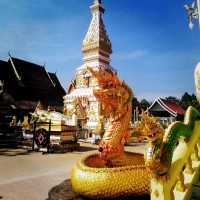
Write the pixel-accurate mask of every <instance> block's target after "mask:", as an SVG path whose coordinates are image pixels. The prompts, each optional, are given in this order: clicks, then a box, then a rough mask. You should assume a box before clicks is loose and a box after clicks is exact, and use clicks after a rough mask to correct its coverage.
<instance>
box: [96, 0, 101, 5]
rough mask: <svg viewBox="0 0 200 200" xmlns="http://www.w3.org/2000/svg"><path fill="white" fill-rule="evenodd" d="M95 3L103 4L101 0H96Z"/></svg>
mask: <svg viewBox="0 0 200 200" xmlns="http://www.w3.org/2000/svg"><path fill="white" fill-rule="evenodd" d="M94 4H102V1H101V0H94Z"/></svg>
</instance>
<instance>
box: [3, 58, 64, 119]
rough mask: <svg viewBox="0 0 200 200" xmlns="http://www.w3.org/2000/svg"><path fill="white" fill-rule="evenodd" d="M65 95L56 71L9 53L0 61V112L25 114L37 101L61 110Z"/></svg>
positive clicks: (31, 110)
mask: <svg viewBox="0 0 200 200" xmlns="http://www.w3.org/2000/svg"><path fill="white" fill-rule="evenodd" d="M65 94H66V93H65V91H64V89H63V88H62V86H61V84H60V82H59V80H58V78H57V76H56V74H55V73H49V72H47V71H46V69H45V67H44V66H40V65H37V64H34V63H31V62H27V61H25V60H21V59H18V58H14V57H11V56H10V58H9V60H8V61H7V62H5V61H0V115H4V114H6V113H10V112H11V113H17V114H18V115H20V116H24V115H27V114H28V113H29V112H33V111H34V110H35V108H36V106H37V104H38V102H40V103H41V104H42V105H44V106H45V107H48V106H50V107H51V108H53V109H55V110H57V111H61V112H62V111H63V96H64V95H65Z"/></svg>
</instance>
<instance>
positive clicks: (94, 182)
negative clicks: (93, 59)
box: [71, 68, 150, 199]
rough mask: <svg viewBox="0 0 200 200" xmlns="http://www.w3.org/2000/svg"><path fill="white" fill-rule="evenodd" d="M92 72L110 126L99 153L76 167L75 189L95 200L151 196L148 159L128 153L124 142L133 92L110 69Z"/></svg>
mask: <svg viewBox="0 0 200 200" xmlns="http://www.w3.org/2000/svg"><path fill="white" fill-rule="evenodd" d="M88 70H89V72H90V73H91V74H92V75H93V76H94V77H95V78H96V79H97V81H98V83H99V88H98V89H95V90H94V95H95V97H96V98H97V99H98V100H99V101H100V102H101V104H102V113H103V115H104V116H106V117H107V118H109V121H110V126H109V127H108V128H107V130H105V133H104V135H103V138H102V140H101V142H100V144H99V154H92V155H88V156H86V157H84V158H83V159H81V160H80V161H79V162H78V163H77V164H76V166H75V167H74V168H73V170H72V175H71V182H72V187H73V190H74V191H75V192H76V193H78V194H80V195H83V196H86V197H89V198H93V199H108V198H115V197H124V196H140V195H144V194H149V186H150V182H149V181H150V180H149V172H148V171H147V170H146V167H145V161H144V156H143V155H142V154H136V153H128V152H125V151H124V143H125V142H126V140H128V139H129V138H130V136H129V130H130V121H131V115H132V104H131V103H132V96H133V94H132V90H131V89H130V88H129V87H128V86H127V85H126V84H125V82H124V81H121V80H119V79H118V77H117V75H116V73H115V72H113V71H112V70H110V69H105V68H100V69H96V70H95V69H91V68H88ZM141 177H142V178H141Z"/></svg>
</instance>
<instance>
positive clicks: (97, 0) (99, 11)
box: [82, 0, 112, 54]
mask: <svg viewBox="0 0 200 200" xmlns="http://www.w3.org/2000/svg"><path fill="white" fill-rule="evenodd" d="M90 8H91V11H92V21H91V23H90V27H89V29H88V32H87V34H86V36H85V39H84V41H83V48H82V51H83V53H85V52H88V51H90V50H94V49H99V50H102V51H104V52H105V53H108V54H111V53H112V45H111V42H110V39H109V37H108V35H107V32H106V29H105V25H104V22H103V14H104V12H105V9H104V8H103V5H102V1H101V0H94V3H93V5H92V6H91V7H90Z"/></svg>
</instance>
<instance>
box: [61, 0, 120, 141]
mask: <svg viewBox="0 0 200 200" xmlns="http://www.w3.org/2000/svg"><path fill="white" fill-rule="evenodd" d="M90 8H91V11H92V20H91V23H90V26H89V29H88V31H87V34H86V36H85V38H84V40H83V44H82V53H83V64H82V65H81V66H80V67H78V68H77V69H76V73H75V78H74V80H73V81H72V82H71V84H70V86H69V89H68V91H67V95H66V96H65V97H64V107H65V109H64V112H65V113H66V115H67V116H68V119H69V122H70V124H71V125H76V126H78V127H80V129H86V130H89V135H85V137H86V138H87V137H91V136H94V134H95V130H96V129H97V127H98V124H99V122H100V118H101V117H100V116H101V104H100V103H99V102H98V101H97V99H96V98H95V96H94V95H93V89H95V88H98V83H97V81H96V79H95V78H94V77H93V76H92V75H91V74H90V73H89V72H88V70H87V67H92V68H96V69H97V70H98V68H107V69H109V70H112V71H114V72H115V73H117V72H116V71H115V70H114V69H113V68H112V67H111V65H110V61H111V58H110V57H111V54H112V45H111V42H110V39H109V37H108V34H107V32H106V29H105V25H104V22H103V14H104V12H105V9H104V8H103V5H102V1H101V0H95V1H94V3H93V5H92V6H91V7H90Z"/></svg>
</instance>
